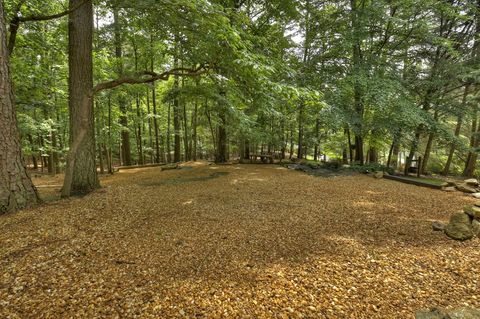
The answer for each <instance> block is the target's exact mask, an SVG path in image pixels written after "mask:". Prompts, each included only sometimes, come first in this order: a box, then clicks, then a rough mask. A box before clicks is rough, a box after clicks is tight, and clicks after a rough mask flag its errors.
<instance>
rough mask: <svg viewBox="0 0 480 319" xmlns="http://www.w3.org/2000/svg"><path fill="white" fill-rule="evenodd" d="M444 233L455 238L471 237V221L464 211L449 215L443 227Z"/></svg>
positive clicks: (465, 238)
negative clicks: (446, 223) (448, 220)
mask: <svg viewBox="0 0 480 319" xmlns="http://www.w3.org/2000/svg"><path fill="white" fill-rule="evenodd" d="M445 234H447V236H448V237H450V238H452V239H455V240H461V241H464V240H468V239H472V238H473V229H472V222H471V221H470V217H469V216H468V215H467V214H464V213H455V214H453V215H452V216H451V217H450V223H449V224H448V225H447V226H446V227H445Z"/></svg>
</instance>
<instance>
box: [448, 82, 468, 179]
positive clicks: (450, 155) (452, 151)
mask: <svg viewBox="0 0 480 319" xmlns="http://www.w3.org/2000/svg"><path fill="white" fill-rule="evenodd" d="M469 89H470V85H469V84H467V85H465V88H464V91H463V98H462V106H463V108H465V106H466V105H467V97H468V94H469ZM462 112H463V110H461V111H460V112H459V114H458V117H457V125H456V126H455V133H454V135H455V139H457V138H458V137H459V136H460V132H461V130H462V124H463V123H462V122H463V113H462ZM455 148H456V147H455V141H454V142H453V143H452V144H451V145H450V150H449V151H448V158H447V162H446V163H445V168H444V169H443V172H442V174H443V175H445V176H446V175H448V174H449V173H450V166H451V165H452V161H453V155H454V154H455Z"/></svg>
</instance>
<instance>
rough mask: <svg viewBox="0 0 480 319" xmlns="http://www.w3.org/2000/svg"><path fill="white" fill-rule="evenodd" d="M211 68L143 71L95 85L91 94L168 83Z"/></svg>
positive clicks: (200, 73)
mask: <svg viewBox="0 0 480 319" xmlns="http://www.w3.org/2000/svg"><path fill="white" fill-rule="evenodd" d="M210 69H211V67H210V66H209V65H202V66H200V67H198V68H195V69H189V68H175V69H172V70H169V71H165V72H163V73H155V72H150V71H144V72H142V73H140V74H137V75H136V76H125V77H121V78H118V79H115V80H112V81H108V82H103V83H99V84H97V85H95V86H94V87H93V94H96V93H98V92H101V91H104V90H109V89H114V88H116V87H118V86H121V85H124V84H146V83H153V82H155V81H168V79H169V78H170V77H171V76H172V75H173V76H186V77H196V76H200V75H202V74H205V73H207V72H208V71H210Z"/></svg>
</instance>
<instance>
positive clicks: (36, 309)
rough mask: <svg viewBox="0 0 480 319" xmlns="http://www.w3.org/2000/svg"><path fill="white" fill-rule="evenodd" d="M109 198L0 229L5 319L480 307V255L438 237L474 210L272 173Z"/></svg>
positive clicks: (7, 219) (14, 218)
mask: <svg viewBox="0 0 480 319" xmlns="http://www.w3.org/2000/svg"><path fill="white" fill-rule="evenodd" d="M36 182H37V183H39V184H43V185H56V184H61V182H60V180H58V178H57V179H51V180H48V179H47V178H41V179H37V180H36ZM102 183H103V185H104V188H103V189H101V190H99V191H97V192H95V193H93V194H91V195H89V196H86V197H83V198H74V199H69V200H61V201H54V202H49V203H47V204H44V205H42V206H40V207H38V208H35V209H32V210H29V211H24V212H20V213H17V214H10V215H6V216H1V217H0V318H135V317H138V318H183V317H185V318H413V312H414V311H415V310H417V309H419V308H426V307H427V308H428V307H431V306H440V307H447V308H449V307H458V306H464V305H469V306H473V307H480V240H479V239H474V240H472V241H469V242H464V243H459V242H454V241H452V240H449V239H448V238H446V237H445V236H444V235H443V234H441V233H434V232H433V231H432V229H431V222H432V221H433V220H441V221H447V220H448V217H449V215H450V214H451V213H453V212H456V211H458V210H459V209H461V208H462V207H463V205H465V204H467V203H471V202H472V200H471V199H469V198H468V197H466V196H464V195H461V194H459V193H453V194H452V193H444V192H441V191H437V190H430V189H427V188H419V187H416V186H412V185H407V184H401V183H398V182H395V181H388V180H376V179H373V178H370V177H367V176H361V175H358V176H348V177H335V178H322V177H314V176H308V175H305V174H303V173H300V172H296V171H290V170H287V169H284V168H281V167H279V166H273V165H272V166H270V165H232V166H206V165H193V164H192V165H191V167H186V168H184V169H181V170H175V171H164V172H161V171H160V169H159V168H149V169H135V170H128V171H125V172H122V173H119V174H117V175H115V176H113V177H108V178H105V179H103V181H102ZM40 190H41V192H42V194H44V196H46V197H48V198H50V197H51V196H53V195H54V193H55V192H56V191H57V189H55V187H53V188H41V189H40Z"/></svg>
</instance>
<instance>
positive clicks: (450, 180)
mask: <svg viewBox="0 0 480 319" xmlns="http://www.w3.org/2000/svg"><path fill="white" fill-rule="evenodd" d="M445 183H447V185H448V186H453V187H455V186H457V185H460V184H462V183H461V182H459V181H456V180H453V179H447V180H446V181H445Z"/></svg>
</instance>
